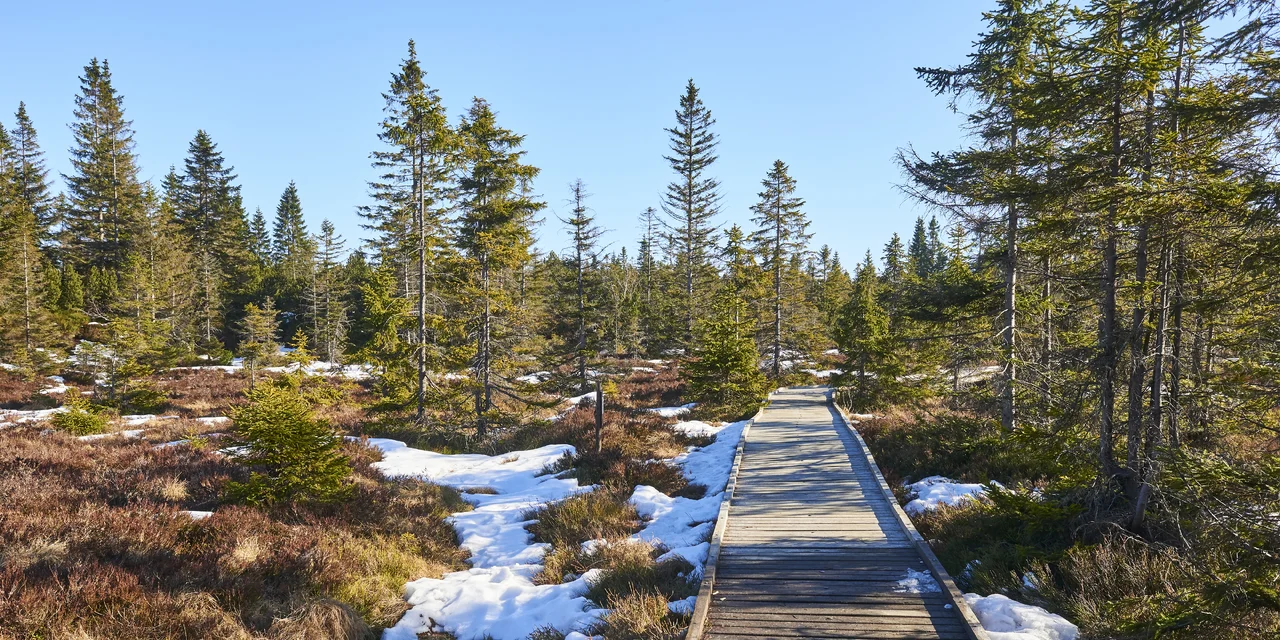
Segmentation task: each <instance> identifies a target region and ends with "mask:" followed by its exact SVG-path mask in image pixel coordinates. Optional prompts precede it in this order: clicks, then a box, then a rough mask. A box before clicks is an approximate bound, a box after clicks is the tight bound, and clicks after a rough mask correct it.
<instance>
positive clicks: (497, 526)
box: [368, 438, 603, 640]
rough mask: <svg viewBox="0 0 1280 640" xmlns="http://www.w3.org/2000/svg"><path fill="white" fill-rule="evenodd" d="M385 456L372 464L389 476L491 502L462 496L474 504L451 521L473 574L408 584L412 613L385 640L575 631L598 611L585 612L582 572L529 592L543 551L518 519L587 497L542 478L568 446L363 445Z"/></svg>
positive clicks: (500, 639)
mask: <svg viewBox="0 0 1280 640" xmlns="http://www.w3.org/2000/svg"><path fill="white" fill-rule="evenodd" d="M368 442H369V444H370V445H372V446H374V447H377V448H378V449H379V450H381V451H382V454H383V459H382V460H381V461H380V462H377V463H375V464H374V466H375V467H377V468H378V469H379V470H381V471H382V472H383V473H384V474H385V475H387V476H388V477H392V478H395V477H414V478H420V479H422V480H427V481H430V482H434V483H437V484H443V485H448V486H451V487H454V488H457V489H463V490H465V489H469V488H478V487H488V488H492V489H493V490H494V491H496V492H497V493H496V494H493V495H490V494H473V493H468V494H464V496H463V497H464V498H465V499H466V500H467V501H468V502H470V503H471V504H473V505H474V506H475V509H473V510H472V511H464V512H461V513H456V514H453V515H452V516H450V517H449V522H450V523H451V524H453V526H454V528H455V529H456V530H457V531H458V537H459V539H460V540H461V543H462V547H463V548H465V549H467V550H468V551H470V552H471V566H472V568H471V569H468V570H466V571H457V572H453V573H449V574H446V575H445V576H444V577H443V578H440V579H434V578H422V579H420V580H415V581H413V582H410V583H409V584H407V585H405V597H406V599H407V600H408V601H409V605H410V606H411V607H412V608H411V609H410V610H409V611H408V612H407V613H405V615H404V617H403V618H401V619H400V621H399V622H397V623H396V625H395V626H394V627H392V628H389V629H387V630H386V631H385V632H384V633H383V639H384V640H413V639H415V638H416V637H417V634H418V633H421V632H425V631H444V632H448V633H452V634H454V635H455V636H457V637H458V638H460V639H462V640H467V639H469V638H479V637H482V636H484V635H485V634H488V635H491V636H492V637H494V638H495V639H497V640H505V639H508V638H510V639H513V640H514V639H519V638H525V637H527V636H528V635H529V634H530V633H532V632H533V631H535V630H536V629H537V628H538V627H542V626H553V627H555V628H557V629H560V630H563V631H569V630H573V629H581V628H584V627H585V626H586V625H588V624H590V623H591V622H593V621H594V620H595V619H596V618H597V617H598V616H599V615H600V614H601V613H603V610H588V607H589V606H590V601H589V600H587V598H586V597H585V595H584V594H585V593H586V592H587V589H588V588H589V586H590V585H589V584H588V580H589V579H591V578H592V577H594V575H595V574H593V573H591V572H588V573H587V574H584V575H583V576H581V577H579V578H578V579H577V580H574V581H572V582H568V583H565V584H558V585H535V584H534V583H533V577H534V576H535V575H537V573H538V572H539V571H540V570H541V566H540V565H539V563H540V562H541V560H542V556H543V555H545V554H546V552H547V549H548V548H549V545H546V544H542V543H534V542H533V541H532V535H531V534H530V533H529V532H528V531H526V530H525V528H524V527H525V525H526V524H528V521H526V520H524V515H525V514H526V513H527V512H528V511H529V510H530V509H532V508H534V507H537V506H539V505H542V504H546V503H548V502H554V501H556V500H563V499H564V498H567V497H569V496H571V495H574V494H575V493H579V492H581V491H584V490H588V489H589V487H581V486H579V485H578V482H577V480H574V479H561V478H557V477H555V476H553V475H540V474H541V472H542V470H543V469H544V468H545V467H547V466H549V465H551V464H554V463H555V462H557V461H558V460H560V459H561V458H562V457H564V456H565V455H573V454H574V452H575V450H574V448H573V447H572V446H570V445H549V446H545V447H540V448H538V449H533V450H529V451H517V452H513V453H509V454H506V455H501V456H486V455H480V454H460V455H447V454H442V453H436V452H433V451H423V450H421V449H414V448H411V447H408V446H406V445H405V444H404V443H403V442H399V441H397V440H389V439H385V438H370V439H369V441H368Z"/></svg>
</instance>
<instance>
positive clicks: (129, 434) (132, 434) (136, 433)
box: [77, 429, 146, 442]
mask: <svg viewBox="0 0 1280 640" xmlns="http://www.w3.org/2000/svg"><path fill="white" fill-rule="evenodd" d="M144 431H146V429H133V430H130V431H114V432H112V433H95V434H92V435H87V436H80V437H78V438H77V440H82V441H84V442H93V441H94V440H102V439H104V438H114V437H116V436H119V437H121V438H129V439H131V440H132V439H135V438H141V437H142V433H143V432H144Z"/></svg>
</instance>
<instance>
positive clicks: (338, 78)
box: [0, 0, 991, 265]
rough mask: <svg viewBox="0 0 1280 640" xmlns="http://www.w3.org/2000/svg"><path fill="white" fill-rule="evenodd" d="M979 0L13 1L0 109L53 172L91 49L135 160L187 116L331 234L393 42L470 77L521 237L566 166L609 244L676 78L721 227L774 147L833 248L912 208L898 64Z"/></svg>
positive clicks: (919, 117)
mask: <svg viewBox="0 0 1280 640" xmlns="http://www.w3.org/2000/svg"><path fill="white" fill-rule="evenodd" d="M990 4H991V3H989V2H985V1H975V0H932V1H924V0H917V1H907V2H899V3H882V2H876V3H872V2H862V1H857V0H845V1H831V2H810V1H788V2H783V1H777V2H747V1H737V2H729V1H726V2H711V1H690V2H671V1H662V2H630V3H622V2H601V1H596V2H487V3H467V2H425V1H419V2H413V3H372V2H370V3H361V5H363V6H359V7H357V6H356V3H334V4H326V3H317V2H307V3H286V2H271V3H265V2H264V3H256V2H221V3H212V2H209V3H181V2H178V3H175V2H165V3H154V4H146V3H130V2H120V3H113V4H111V5H110V6H111V8H110V9H107V8H106V5H103V4H102V3H98V2H95V3H80V2H45V3H39V2H27V3H20V4H17V5H16V6H11V7H9V8H7V9H6V10H5V21H6V22H7V23H8V24H10V25H21V26H22V28H19V29H14V28H10V29H6V30H5V37H4V38H2V39H0V58H2V59H4V60H8V61H9V64H6V65H3V68H0V122H3V123H4V125H5V126H6V127H9V126H12V124H13V115H12V114H13V112H14V111H15V110H16V108H17V105H18V101H19V100H25V101H26V103H27V108H28V111H29V113H30V115H31V117H32V118H33V119H34V121H35V124H36V127H37V128H38V130H39V132H40V137H41V143H42V145H43V146H44V148H45V150H46V154H47V156H48V159H49V165H50V168H51V169H52V170H53V172H54V173H55V174H57V173H60V172H63V171H66V170H67V168H68V161H67V153H66V150H67V149H68V147H69V146H70V133H69V131H68V129H67V126H66V125H67V123H68V122H69V121H70V119H71V111H72V107H73V98H74V95H75V93H76V91H77V87H78V82H77V76H78V75H80V73H81V72H82V69H83V66H84V65H85V64H86V63H87V62H88V61H89V59H90V58H92V57H95V56H96V57H98V58H106V59H108V60H110V63H111V69H112V73H113V75H114V78H115V83H116V87H117V89H118V90H119V91H120V92H121V93H122V94H123V95H124V97H125V108H126V112H127V115H128V117H129V118H131V119H132V120H133V121H134V128H135V129H136V131H137V137H136V141H137V151H138V153H139V155H140V161H141V166H142V175H143V177H144V178H150V179H152V180H155V181H156V182H157V183H158V182H159V181H160V179H161V178H162V177H163V175H164V174H165V172H166V171H167V169H168V167H169V165H171V164H174V165H179V166H180V165H181V162H182V159H183V157H184V156H185V153H186V148H187V144H188V142H189V141H190V140H191V138H192V136H193V135H194V134H195V131H196V130H197V129H200V128H203V129H205V130H207V131H208V132H209V133H210V135H212V136H213V139H214V140H215V141H216V142H217V143H218V146H219V148H220V149H221V150H222V152H223V154H224V156H225V157H226V158H227V160H228V161H229V162H230V163H231V164H232V165H234V166H235V168H236V171H237V173H238V174H239V176H240V184H241V185H242V186H243V193H244V199H245V204H246V206H247V207H248V208H249V210H250V212H252V210H253V209H254V208H255V207H261V208H262V209H263V211H264V212H266V213H268V214H271V213H272V212H274V210H275V204H276V201H277V200H278V199H279V196H280V192H281V191H282V190H283V189H284V187H285V185H286V184H288V182H289V181H290V180H294V181H296V182H297V183H298V188H299V192H300V195H301V198H302V202H303V208H304V211H305V213H306V216H307V219H308V222H309V224H310V225H311V228H312V229H313V230H316V229H318V228H319V224H320V221H321V220H322V219H325V218H327V219H330V220H332V221H333V222H334V223H335V224H336V225H337V227H338V230H339V232H341V233H342V234H343V235H345V236H346V237H347V238H348V246H349V247H351V246H354V245H356V244H357V242H356V241H355V238H358V237H360V236H361V235H362V233H361V230H360V229H359V226H358V225H359V220H358V219H357V216H356V214H355V207H356V206H358V205H360V204H363V203H366V202H367V196H366V186H365V184H366V181H367V180H368V179H369V178H370V177H371V176H372V174H373V172H372V170H371V169H370V168H369V162H368V154H369V152H370V151H371V150H373V149H375V148H377V141H376V138H375V133H376V129H377V123H378V121H379V120H380V118H381V108H382V99H381V97H380V93H381V92H382V91H383V90H384V89H385V87H386V83H387V79H388V77H389V74H390V72H391V71H392V70H393V69H395V68H396V66H397V65H398V64H399V62H400V60H401V59H402V58H403V57H404V55H405V46H406V42H407V41H408V40H409V39H410V38H413V39H415V40H416V41H417V45H418V52H419V56H420V57H421V58H422V60H423V64H424V66H425V67H426V69H427V70H428V72H429V76H428V82H429V83H430V84H431V85H432V86H434V87H435V88H437V89H438V90H439V91H440V94H441V96H442V97H443V99H444V101H445V104H446V106H447V107H448V108H449V113H450V117H451V119H452V120H455V121H456V118H457V116H458V114H460V113H461V112H462V110H463V109H465V107H466V106H467V104H468V103H469V102H470V100H471V97H472V96H481V97H483V98H485V99H487V100H488V101H489V102H490V103H491V104H492V105H493V106H494V108H495V109H496V110H497V111H498V118H499V122H500V123H501V124H502V125H504V126H506V127H508V128H511V129H513V130H515V131H516V132H519V133H522V134H525V135H526V136H527V138H526V140H525V148H526V149H527V151H528V160H529V161H530V162H531V163H533V164H534V165H536V166H538V167H540V168H541V169H542V174H541V176H540V177H539V179H538V181H537V182H536V184H535V186H536V188H537V191H538V192H539V193H540V194H542V196H543V199H544V200H546V202H547V203H548V205H549V209H548V215H547V216H546V221H545V222H544V224H543V225H542V226H541V227H540V229H539V231H538V233H539V236H540V241H539V246H540V247H541V248H543V249H550V250H554V249H558V248H560V247H562V246H564V244H565V240H564V234H563V232H562V231H561V230H560V229H559V227H558V223H557V222H556V220H555V217H554V215H553V214H554V213H557V212H561V211H563V210H564V208H565V206H564V201H565V198H566V197H567V191H568V188H567V185H568V183H569V182H570V181H571V180H573V179H575V178H582V179H583V180H584V181H585V182H586V183H587V185H588V190H589V191H590V192H591V193H592V194H594V196H593V197H592V198H591V200H590V205H591V207H592V208H593V210H594V211H595V212H596V214H597V216H598V220H599V221H600V222H601V224H602V225H603V226H605V227H606V228H608V229H609V230H610V231H611V232H610V234H609V235H608V240H609V242H610V243H611V244H612V246H613V247H614V248H617V247H621V246H626V247H628V249H629V250H632V251H633V250H634V245H635V237H636V235H637V232H638V225H637V223H636V217H637V215H638V214H639V213H640V211H641V210H643V209H644V208H645V207H647V206H654V207H657V206H658V203H659V198H660V195H661V193H662V190H663V188H664V186H665V185H666V183H667V182H668V181H669V180H670V179H671V172H670V169H669V167H668V166H667V164H666V162H665V161H664V160H663V159H662V155H663V154H664V153H665V152H666V144H667V143H666V138H665V134H664V133H663V131H662V129H663V127H666V126H670V125H671V123H672V122H673V120H674V116H673V112H674V109H675V107H676V103H677V99H678V96H679V94H680V92H681V91H682V89H683V87H684V83H685V81H686V80H687V79H688V78H693V79H694V81H695V82H696V83H697V84H698V85H699V87H700V88H701V89H702V92H703V99H704V101H705V102H706V104H707V106H708V107H710V108H711V110H712V113H713V115H714V116H715V118H716V119H717V121H718V125H717V131H718V133H719V134H720V138H721V144H720V150H719V151H720V160H719V161H718V162H717V163H716V164H715V166H714V169H713V171H714V174H715V175H716V176H717V177H719V178H720V180H721V182H722V191H723V196H724V198H723V208H722V216H721V217H722V222H723V223H724V224H726V225H727V224H730V223H734V222H737V223H740V224H744V225H745V224H748V219H749V217H750V213H749V211H748V207H749V206H750V205H751V204H752V203H753V202H754V201H755V198H756V193H757V192H758V191H759V181H760V180H761V179H762V178H763V177H764V174H765V172H766V170H767V169H768V168H769V166H770V165H771V164H772V162H773V160H774V159H779V158H780V159H782V160H783V161H784V162H787V163H788V164H789V165H790V166H791V170H792V175H793V176H794V177H795V178H796V179H797V181H798V183H799V193H800V195H801V196H802V197H804V198H805V199H806V200H807V202H808V206H807V209H806V210H807V213H808V214H809V217H810V219H811V220H812V222H813V225H812V230H813V231H814V233H815V238H814V243H815V246H817V245H820V244H823V243H826V244H829V245H831V246H832V247H833V248H834V249H836V250H838V251H839V252H840V253H841V255H842V258H843V260H844V262H845V264H846V265H851V264H852V263H853V262H855V261H856V260H857V259H859V258H860V257H861V255H862V252H863V251H865V250H866V249H867V248H872V249H873V250H874V251H875V252H876V253H877V255H878V254H879V250H880V247H881V246H882V245H883V244H884V242H885V241H886V240H887V239H888V238H889V236H890V235H891V234H892V233H893V232H894V231H898V232H900V233H903V232H908V231H909V230H910V226H911V223H912V220H913V219H914V217H915V216H917V215H920V214H922V213H926V214H927V211H925V210H923V209H922V208H921V207H919V206H917V205H915V204H913V203H911V202H909V201H907V200H906V199H905V198H904V196H903V195H902V194H901V193H900V192H899V191H898V190H897V188H896V184H897V183H898V182H899V181H900V180H901V179H902V178H901V174H900V172H899V170H898V168H897V167H896V166H895V164H894V162H893V156H894V152H895V149H897V148H899V147H902V146H905V145H907V144H913V145H915V146H916V148H917V149H919V150H921V151H932V150H944V149H950V148H952V147H954V146H956V145H958V144H960V143H961V142H962V131H961V128H960V125H961V118H960V116H957V115H955V114H952V113H951V112H949V111H948V110H947V104H946V100H945V99H944V98H939V97H935V96H933V95H931V94H930V93H929V92H928V91H927V90H926V89H925V88H924V86H923V84H922V83H921V82H920V81H919V80H917V79H916V77H915V74H914V72H913V71H912V68H913V67H915V66H922V65H923V66H951V65H955V64H959V63H960V62H962V61H963V60H964V56H965V55H966V54H967V52H968V51H969V46H970V43H971V42H972V41H973V40H974V39H975V37H976V35H977V34H978V33H979V31H980V30H981V28H982V25H981V12H982V11H983V10H984V9H987V8H989V6H990ZM197 5H199V6H197ZM266 5H270V6H266ZM481 6H483V8H481ZM904 235H905V233H904Z"/></svg>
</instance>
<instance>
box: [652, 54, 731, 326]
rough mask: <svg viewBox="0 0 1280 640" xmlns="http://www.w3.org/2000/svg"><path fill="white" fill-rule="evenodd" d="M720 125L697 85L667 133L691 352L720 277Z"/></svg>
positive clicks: (666, 205)
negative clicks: (697, 320)
mask: <svg viewBox="0 0 1280 640" xmlns="http://www.w3.org/2000/svg"><path fill="white" fill-rule="evenodd" d="M715 123H716V121H715V119H714V118H712V117H711V111H710V110H709V109H707V108H706V107H705V106H704V105H703V104H702V98H701V97H699V95H698V87H696V86H694V84H693V80H692V79H690V80H689V84H688V85H687V86H686V87H685V93H684V95H682V96H681V97H680V108H679V109H678V110H677V111H676V126H674V127H671V128H669V129H666V130H665V131H666V132H667V135H668V137H669V145H670V149H671V153H672V155H669V156H664V158H665V159H666V160H667V162H668V163H669V164H670V165H671V169H672V170H673V171H674V172H675V173H676V176H677V178H676V180H675V181H673V182H672V183H671V184H669V185H667V190H666V193H664V194H663V197H662V210H663V212H664V213H666V214H667V217H668V219H667V220H666V240H667V247H666V250H667V253H668V255H669V256H670V258H671V260H672V261H673V262H674V263H675V265H676V267H677V269H678V270H679V272H680V280H681V282H680V286H681V289H680V290H679V291H675V292H673V293H674V294H676V295H677V296H678V298H677V300H678V301H679V302H680V306H681V307H682V308H681V311H682V312H683V313H684V325H685V326H684V335H683V336H682V337H681V341H682V342H683V343H684V344H685V345H686V346H687V345H688V344H689V342H690V341H691V338H692V336H693V328H694V317H695V310H696V309H697V307H698V305H699V304H700V303H701V302H702V301H703V298H704V296H705V294H706V292H707V290H708V289H709V282H710V280H711V279H712V277H713V276H714V272H713V269H712V267H711V260H710V259H711V255H712V253H713V251H714V247H715V244H716V238H715V223H714V219H715V216H716V214H717V213H719V211H720V192H719V189H720V182H719V181H718V180H716V179H715V178H713V177H710V176H709V175H707V172H708V170H709V169H710V168H711V165H712V164H714V163H715V161H716V154H715V151H716V146H717V144H718V140H717V136H716V134H715V133H714V132H712V131H711V127H712V125H714V124H715Z"/></svg>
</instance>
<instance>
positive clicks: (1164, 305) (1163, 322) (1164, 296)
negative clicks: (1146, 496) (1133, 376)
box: [1144, 242, 1172, 476]
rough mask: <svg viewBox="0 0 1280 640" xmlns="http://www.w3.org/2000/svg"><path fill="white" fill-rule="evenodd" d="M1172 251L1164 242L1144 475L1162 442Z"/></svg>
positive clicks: (1148, 474) (1151, 464) (1150, 467)
mask: <svg viewBox="0 0 1280 640" xmlns="http://www.w3.org/2000/svg"><path fill="white" fill-rule="evenodd" d="M1171 256H1172V251H1171V250H1170V247H1169V245H1168V243H1167V242H1166V243H1165V244H1164V246H1163V247H1162V248H1161V250H1160V272H1159V274H1158V276H1157V278H1158V280H1159V281H1160V302H1159V308H1158V309H1157V310H1156V344H1155V350H1154V351H1155V358H1154V359H1153V360H1152V363H1151V417H1150V420H1149V422H1148V423H1147V442H1146V448H1145V450H1144V455H1145V457H1146V459H1147V463H1148V467H1149V469H1148V473H1147V476H1150V475H1152V474H1151V473H1150V472H1151V471H1153V470H1154V464H1155V451H1156V449H1158V448H1159V447H1160V446H1161V444H1162V443H1163V442H1162V441H1163V439H1162V434H1161V426H1162V423H1163V422H1164V364H1165V355H1166V354H1165V350H1166V347H1167V342H1166V339H1165V334H1166V332H1167V330H1168V324H1169V271H1170V269H1169V266H1170V264H1169V263H1170V261H1171Z"/></svg>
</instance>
